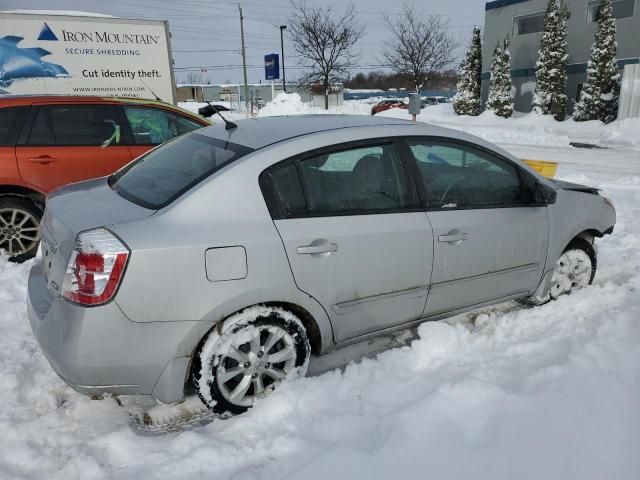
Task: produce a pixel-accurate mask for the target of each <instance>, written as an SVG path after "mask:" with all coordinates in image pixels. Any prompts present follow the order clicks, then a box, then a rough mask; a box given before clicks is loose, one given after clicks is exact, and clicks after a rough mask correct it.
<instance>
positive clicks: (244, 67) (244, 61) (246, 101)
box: [238, 4, 249, 117]
mask: <svg viewBox="0 0 640 480" xmlns="http://www.w3.org/2000/svg"><path fill="white" fill-rule="evenodd" d="M238 10H239V11H240V39H241V42H242V72H243V74H244V108H245V111H246V112H247V117H249V85H248V84H247V56H246V51H245V48H244V17H243V16H242V7H241V6H240V4H238Z"/></svg>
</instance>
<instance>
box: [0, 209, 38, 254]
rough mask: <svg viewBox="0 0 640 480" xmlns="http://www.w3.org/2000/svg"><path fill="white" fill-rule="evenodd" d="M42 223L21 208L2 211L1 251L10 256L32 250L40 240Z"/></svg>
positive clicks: (0, 221) (0, 219)
mask: <svg viewBox="0 0 640 480" xmlns="http://www.w3.org/2000/svg"><path fill="white" fill-rule="evenodd" d="M39 227H40V222H39V221H38V219H37V218H36V217H35V216H34V215H32V214H31V213H29V212H28V211H26V210H23V209H21V208H3V209H0V250H5V251H6V252H7V253H8V254H9V255H10V256H16V255H21V254H24V253H26V252H28V251H29V250H31V249H32V248H33V247H34V246H35V245H36V244H37V243H38V241H39V240H40V232H39Z"/></svg>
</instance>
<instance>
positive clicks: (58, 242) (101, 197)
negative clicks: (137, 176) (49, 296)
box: [41, 178, 156, 294]
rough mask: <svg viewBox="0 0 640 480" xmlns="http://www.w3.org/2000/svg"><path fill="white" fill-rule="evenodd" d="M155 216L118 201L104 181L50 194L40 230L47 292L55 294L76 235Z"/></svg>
mask: <svg viewBox="0 0 640 480" xmlns="http://www.w3.org/2000/svg"><path fill="white" fill-rule="evenodd" d="M155 212H156V211H155V210H149V209H147V208H144V207H141V206H139V205H136V204H134V203H132V202H129V201H128V200H125V199H124V198H122V197H121V196H120V195H118V194H117V193H116V192H114V191H113V190H112V189H111V187H110V186H109V185H108V183H107V179H106V178H98V179H96V180H90V181H87V182H81V183H76V184H73V185H69V186H67V187H63V188H62V189H60V190H56V191H55V192H53V193H52V194H51V195H50V196H49V197H48V198H47V208H46V211H45V215H44V217H43V220H42V227H41V238H42V257H43V270H44V275H45V280H46V282H47V285H48V286H49V288H50V289H52V290H53V291H54V292H55V294H58V293H59V291H60V287H61V286H62V280H63V279H64V273H65V271H66V268H67V263H68V261H69V256H70V255H71V251H72V250H73V246H74V244H75V240H76V235H77V234H78V233H79V232H82V231H85V230H91V229H94V228H98V227H107V228H108V227H109V226H112V225H117V224H121V223H126V222H130V221H132V220H138V219H141V218H145V217H148V216H150V215H153V214H154V213H155ZM125 243H126V241H125Z"/></svg>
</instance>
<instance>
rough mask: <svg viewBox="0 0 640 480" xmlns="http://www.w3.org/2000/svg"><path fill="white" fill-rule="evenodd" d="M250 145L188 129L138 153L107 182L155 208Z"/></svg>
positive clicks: (236, 156)
mask: <svg viewBox="0 0 640 480" xmlns="http://www.w3.org/2000/svg"><path fill="white" fill-rule="evenodd" d="M252 151H253V149H251V148H249V147H244V146H242V145H237V144H235V143H230V142H226V141H224V140H220V139H217V138H211V137H208V136H205V135H200V134H198V133H190V134H187V135H183V136H181V137H179V138H176V139H175V140H172V141H170V142H168V143H165V144H164V145H162V146H160V147H158V148H156V149H155V150H152V151H151V152H149V153H148V154H147V155H144V156H143V157H140V158H139V159H138V160H136V161H135V162H133V163H131V164H129V165H128V166H126V167H125V168H124V169H122V170H120V171H118V172H116V173H115V174H113V175H112V176H111V177H110V178H109V185H110V186H111V188H112V189H113V190H115V191H116V192H117V193H118V194H120V195H122V196H123V197H124V198H126V199H127V200H129V201H131V202H133V203H136V204H138V205H141V206H143V207H145V208H150V209H152V210H158V209H160V208H162V207H164V206H166V205H168V204H170V203H171V202H173V201H174V200H175V199H177V198H178V197H180V196H181V195H182V194H183V193H185V192H186V191H187V190H189V189H190V188H191V187H193V186H195V185H197V184H198V183H200V182H201V181H202V180H204V179H205V178H207V177H208V176H209V175H211V174H212V173H213V172H215V171H216V170H219V169H220V168H222V167H224V166H225V165H228V164H229V163H231V162H233V161H234V160H237V159H238V158H240V157H243V156H244V155H247V154H248V153H250V152H252Z"/></svg>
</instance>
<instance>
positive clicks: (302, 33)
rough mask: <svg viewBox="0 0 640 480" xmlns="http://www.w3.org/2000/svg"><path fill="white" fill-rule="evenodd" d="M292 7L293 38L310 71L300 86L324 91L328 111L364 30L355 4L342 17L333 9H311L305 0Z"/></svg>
mask: <svg viewBox="0 0 640 480" xmlns="http://www.w3.org/2000/svg"><path fill="white" fill-rule="evenodd" d="M291 6H292V8H293V13H292V15H291V17H290V18H289V25H290V27H289V30H290V32H291V38H292V40H293V43H294V46H295V47H294V48H295V51H296V53H297V54H298V56H299V57H300V58H301V59H302V64H303V66H304V67H306V68H307V69H308V71H307V72H306V73H305V74H304V75H303V76H302V78H301V79H300V81H299V83H300V85H301V86H303V87H305V88H307V89H309V90H312V91H313V90H318V89H319V90H321V91H322V93H323V95H324V108H325V110H326V109H328V108H329V93H330V92H331V87H332V85H333V84H335V83H336V82H340V81H342V80H343V79H344V78H345V77H346V76H347V73H348V70H349V67H350V66H351V65H352V64H353V61H352V60H353V57H354V53H353V47H354V46H355V44H356V43H357V42H358V40H360V38H362V36H363V34H364V31H363V29H362V27H361V26H360V25H359V24H358V22H357V21H356V19H355V10H354V7H353V5H349V6H348V7H347V9H346V11H345V13H340V14H339V13H337V12H336V11H335V10H334V9H333V7H331V6H328V7H322V6H310V5H308V4H307V3H306V2H305V0H299V1H294V2H292V3H291Z"/></svg>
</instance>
